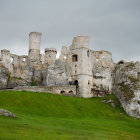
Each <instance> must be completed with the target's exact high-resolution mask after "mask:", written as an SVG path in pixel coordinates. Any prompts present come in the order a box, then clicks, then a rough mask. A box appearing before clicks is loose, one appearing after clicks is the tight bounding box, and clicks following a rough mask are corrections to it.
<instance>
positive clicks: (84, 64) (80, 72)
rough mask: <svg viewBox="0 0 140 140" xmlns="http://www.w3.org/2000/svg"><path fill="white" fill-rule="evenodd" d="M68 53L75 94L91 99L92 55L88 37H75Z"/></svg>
mask: <svg viewBox="0 0 140 140" xmlns="http://www.w3.org/2000/svg"><path fill="white" fill-rule="evenodd" d="M69 51H70V54H69V56H68V60H71V67H72V79H73V81H74V82H75V84H76V85H77V93H78V94H79V96H81V97H92V96H93V95H92V94H91V89H92V87H93V75H92V53H91V50H90V49H89V37H88V36H77V37H75V38H74V39H73V42H72V45H71V46H70V50H69Z"/></svg>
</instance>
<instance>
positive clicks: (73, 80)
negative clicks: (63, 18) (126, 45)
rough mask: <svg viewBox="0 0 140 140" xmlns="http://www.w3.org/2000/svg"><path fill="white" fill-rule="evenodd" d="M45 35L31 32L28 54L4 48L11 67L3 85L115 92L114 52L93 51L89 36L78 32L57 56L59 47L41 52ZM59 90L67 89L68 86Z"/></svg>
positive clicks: (80, 93)
mask: <svg viewBox="0 0 140 140" xmlns="http://www.w3.org/2000/svg"><path fill="white" fill-rule="evenodd" d="M41 36H42V33H39V32H31V33H30V34H29V53H28V56H27V55H22V56H18V55H15V54H11V53H10V51H9V50H5V49H4V50H1V59H0V64H1V67H5V68H7V71H8V76H7V79H3V82H2V80H1V88H13V87H19V86H20V87H21V86H44V87H49V86H52V87H53V86H59V87H68V88H70V87H71V86H74V87H75V94H76V95H77V96H80V97H93V96H105V95H107V94H109V93H111V89H112V71H113V68H114V63H113V61H112V54H111V53H110V52H107V51H93V50H91V49H90V45H89V37H88V36H77V37H74V39H73V41H72V44H71V45H70V46H69V47H66V46H62V49H61V54H60V56H59V59H56V54H57V50H56V49H55V48H45V50H44V54H41V53H40V50H41V45H40V44H41ZM57 92H59V93H65V90H62V89H61V91H59V90H58V91H57ZM68 93H74V91H72V90H70V91H69V92H68ZM68 93H67V94H68Z"/></svg>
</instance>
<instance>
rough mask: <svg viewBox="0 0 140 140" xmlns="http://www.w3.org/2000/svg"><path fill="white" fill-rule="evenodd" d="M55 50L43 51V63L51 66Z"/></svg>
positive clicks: (55, 53)
mask: <svg viewBox="0 0 140 140" xmlns="http://www.w3.org/2000/svg"><path fill="white" fill-rule="evenodd" d="M56 55H57V50H56V49H55V48H46V49H45V60H44V61H45V63H46V64H51V63H53V62H54V61H55V60H56Z"/></svg>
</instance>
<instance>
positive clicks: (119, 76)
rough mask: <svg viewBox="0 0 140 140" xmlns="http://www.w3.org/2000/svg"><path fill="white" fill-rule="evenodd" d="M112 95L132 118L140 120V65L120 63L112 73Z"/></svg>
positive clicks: (137, 63)
mask: <svg viewBox="0 0 140 140" xmlns="http://www.w3.org/2000/svg"><path fill="white" fill-rule="evenodd" d="M113 93H114V94H115V95H116V97H117V98H118V99H119V101H120V102H121V104H122V107H123V108H124V110H125V111H126V113H127V114H129V115H130V116H132V117H137V118H140V63H139V62H136V63H134V62H124V61H120V62H119V63H118V64H117V65H116V67H115V69H114V73H113Z"/></svg>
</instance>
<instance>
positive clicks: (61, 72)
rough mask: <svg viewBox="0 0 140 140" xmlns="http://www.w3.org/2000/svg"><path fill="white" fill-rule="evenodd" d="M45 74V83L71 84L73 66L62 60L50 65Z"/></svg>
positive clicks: (50, 84) (49, 84)
mask: <svg viewBox="0 0 140 140" xmlns="http://www.w3.org/2000/svg"><path fill="white" fill-rule="evenodd" d="M45 74H46V75H45V79H44V81H43V84H44V85H48V86H52V85H69V81H71V77H70V76H71V67H70V66H69V65H68V64H67V63H65V62H64V61H61V60H56V61H55V62H54V63H52V64H51V65H49V66H48V68H47V69H46V73H45Z"/></svg>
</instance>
